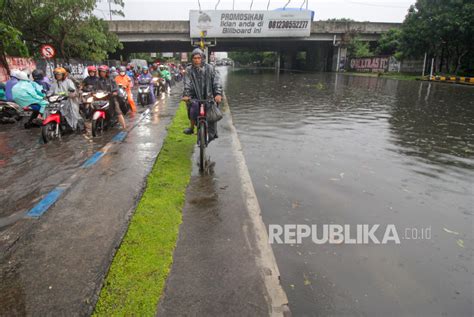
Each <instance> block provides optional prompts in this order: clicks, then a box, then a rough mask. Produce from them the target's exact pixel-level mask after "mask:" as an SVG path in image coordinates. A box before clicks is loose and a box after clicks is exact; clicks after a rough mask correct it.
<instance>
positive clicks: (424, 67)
mask: <svg viewBox="0 0 474 317" xmlns="http://www.w3.org/2000/svg"><path fill="white" fill-rule="evenodd" d="M426 55H427V53H425V59H424V60H423V73H422V74H421V77H425V69H426Z"/></svg>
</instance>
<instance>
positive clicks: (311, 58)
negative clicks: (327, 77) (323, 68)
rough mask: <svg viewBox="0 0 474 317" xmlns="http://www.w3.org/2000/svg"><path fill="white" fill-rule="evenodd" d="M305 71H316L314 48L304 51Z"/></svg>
mask: <svg viewBox="0 0 474 317" xmlns="http://www.w3.org/2000/svg"><path fill="white" fill-rule="evenodd" d="M306 70H317V56H316V49H315V48H314V47H312V48H309V49H307V50H306Z"/></svg>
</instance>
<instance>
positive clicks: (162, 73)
mask: <svg viewBox="0 0 474 317" xmlns="http://www.w3.org/2000/svg"><path fill="white" fill-rule="evenodd" d="M160 77H161V78H164V79H165V80H166V89H167V90H168V92H169V90H170V89H171V74H170V72H169V71H168V69H166V66H165V65H160Z"/></svg>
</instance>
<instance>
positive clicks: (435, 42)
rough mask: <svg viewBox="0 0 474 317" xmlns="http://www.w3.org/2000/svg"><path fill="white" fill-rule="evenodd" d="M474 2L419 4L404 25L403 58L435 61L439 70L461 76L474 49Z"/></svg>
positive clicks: (436, 0)
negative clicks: (464, 65) (465, 60)
mask: <svg viewBox="0 0 474 317" xmlns="http://www.w3.org/2000/svg"><path fill="white" fill-rule="evenodd" d="M473 37H474V2H473V1H472V0H417V2H416V4H415V5H413V6H411V7H410V9H409V10H408V14H407V16H406V18H405V21H404V22H403V25H402V28H401V36H400V50H401V52H402V54H403V56H404V57H415V58H421V57H422V56H423V55H424V53H428V55H429V56H432V57H436V58H437V60H438V61H439V64H438V69H439V70H440V71H443V68H444V69H445V70H446V71H447V72H456V73H457V72H458V71H459V70H460V67H461V65H462V64H463V59H464V58H465V57H466V56H468V53H469V52H470V51H472V50H473V48H474V45H473V41H472V38H473Z"/></svg>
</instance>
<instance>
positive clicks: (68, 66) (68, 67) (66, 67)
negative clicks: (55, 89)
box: [63, 65, 72, 74]
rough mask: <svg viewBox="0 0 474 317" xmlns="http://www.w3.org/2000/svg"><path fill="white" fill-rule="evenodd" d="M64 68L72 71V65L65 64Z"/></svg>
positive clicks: (69, 71)
mask: <svg viewBox="0 0 474 317" xmlns="http://www.w3.org/2000/svg"><path fill="white" fill-rule="evenodd" d="M63 68H64V69H65V70H66V72H68V73H69V74H70V73H72V67H71V65H64V66H63Z"/></svg>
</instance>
